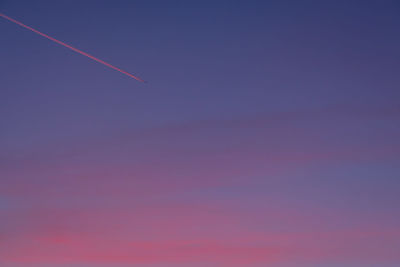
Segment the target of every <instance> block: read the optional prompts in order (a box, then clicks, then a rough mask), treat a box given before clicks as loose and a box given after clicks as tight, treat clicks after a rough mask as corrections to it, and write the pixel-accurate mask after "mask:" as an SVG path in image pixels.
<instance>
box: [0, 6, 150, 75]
mask: <svg viewBox="0 0 400 267" xmlns="http://www.w3.org/2000/svg"><path fill="white" fill-rule="evenodd" d="M0 16H1V17H3V18H5V19H7V20H9V21H11V22H14V23H15V24H18V25H19V26H22V27H24V28H26V29H28V30H30V31H33V32H34V33H37V34H39V35H41V36H43V37H46V38H47V39H49V40H51V41H53V42H56V43H57V44H60V45H62V46H65V47H67V48H69V49H71V50H72V51H75V52H77V53H79V54H81V55H84V56H86V57H88V58H90V59H93V60H94V61H97V62H99V63H101V64H103V65H105V66H107V67H109V68H112V69H114V70H116V71H119V72H121V73H123V74H125V75H127V76H129V77H131V78H133V79H136V80H138V81H139V82H146V81H144V80H142V79H140V78H139V77H136V76H134V75H132V74H130V73H128V72H126V71H124V70H121V69H120V68H117V67H115V66H113V65H111V64H109V63H107V62H105V61H103V60H101V59H98V58H97V57H94V56H92V55H89V54H88V53H85V52H83V51H81V50H79V49H77V48H75V47H73V46H70V45H68V44H66V43H64V42H61V41H59V40H57V39H55V38H53V37H51V36H48V35H47V34H44V33H42V32H40V31H38V30H35V29H33V28H31V27H29V26H28V25H25V24H23V23H22V22H19V21H17V20H15V19H13V18H10V17H9V16H6V15H4V14H2V13H0Z"/></svg>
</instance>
